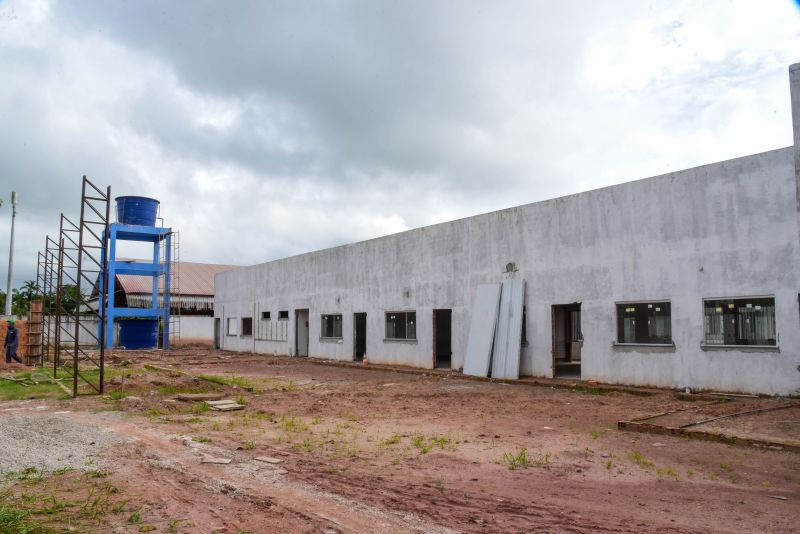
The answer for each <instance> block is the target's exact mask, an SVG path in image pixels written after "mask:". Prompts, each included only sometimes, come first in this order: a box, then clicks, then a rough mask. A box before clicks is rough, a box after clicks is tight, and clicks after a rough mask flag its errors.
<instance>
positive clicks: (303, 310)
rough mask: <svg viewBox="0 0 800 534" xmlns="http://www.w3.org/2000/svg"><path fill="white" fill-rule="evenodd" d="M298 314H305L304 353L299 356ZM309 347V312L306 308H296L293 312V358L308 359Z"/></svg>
mask: <svg viewBox="0 0 800 534" xmlns="http://www.w3.org/2000/svg"><path fill="white" fill-rule="evenodd" d="M300 312H305V314H306V353H305V354H300V336H298V333H299V332H300V321H299V320H298V317H299V316H300ZM310 346H311V310H309V309H308V308H297V309H295V310H294V353H295V356H298V357H301V358H308V356H309V348H310Z"/></svg>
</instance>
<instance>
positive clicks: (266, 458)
mask: <svg viewBox="0 0 800 534" xmlns="http://www.w3.org/2000/svg"><path fill="white" fill-rule="evenodd" d="M256 461H258V462H266V463H268V464H279V463H281V462H282V461H283V460H281V459H280V458H273V457H272V456H258V457H256Z"/></svg>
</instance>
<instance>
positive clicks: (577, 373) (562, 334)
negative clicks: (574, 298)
mask: <svg viewBox="0 0 800 534" xmlns="http://www.w3.org/2000/svg"><path fill="white" fill-rule="evenodd" d="M582 349H583V334H582V332H581V304H580V302H576V303H573V304H558V305H554V306H553V376H554V377H556V378H577V379H580V378H581V350H582Z"/></svg>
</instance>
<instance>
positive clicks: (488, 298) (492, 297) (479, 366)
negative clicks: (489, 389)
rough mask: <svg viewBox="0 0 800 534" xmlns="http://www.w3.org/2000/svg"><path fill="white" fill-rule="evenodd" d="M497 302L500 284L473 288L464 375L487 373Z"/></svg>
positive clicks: (485, 374) (498, 300) (481, 285)
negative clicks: (473, 297)
mask: <svg viewBox="0 0 800 534" xmlns="http://www.w3.org/2000/svg"><path fill="white" fill-rule="evenodd" d="M499 303H500V284H479V285H478V287H477V288H475V299H474V300H473V301H472V309H471V312H472V313H471V320H470V325H469V336H468V337H467V347H466V352H465V356H464V374H465V375H470V376H488V375H489V366H490V361H491V356H492V343H493V341H494V336H495V326H496V324H497V308H498V305H499ZM451 329H452V325H451ZM451 344H452V337H451Z"/></svg>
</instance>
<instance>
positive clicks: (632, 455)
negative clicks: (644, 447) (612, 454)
mask: <svg viewBox="0 0 800 534" xmlns="http://www.w3.org/2000/svg"><path fill="white" fill-rule="evenodd" d="M628 459H629V460H631V461H632V462H634V463H636V464H638V465H639V467H641V468H642V469H647V470H651V469H655V467H656V464H654V463H653V462H652V461H651V460H648V459H647V458H646V457H645V456H644V455H643V454H642V453H641V452H639V451H631V452H629V453H628Z"/></svg>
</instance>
